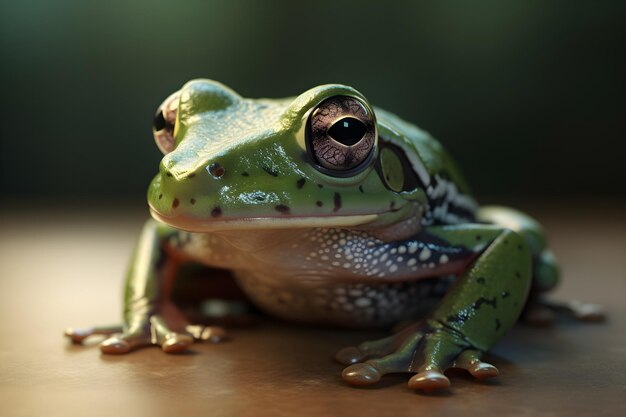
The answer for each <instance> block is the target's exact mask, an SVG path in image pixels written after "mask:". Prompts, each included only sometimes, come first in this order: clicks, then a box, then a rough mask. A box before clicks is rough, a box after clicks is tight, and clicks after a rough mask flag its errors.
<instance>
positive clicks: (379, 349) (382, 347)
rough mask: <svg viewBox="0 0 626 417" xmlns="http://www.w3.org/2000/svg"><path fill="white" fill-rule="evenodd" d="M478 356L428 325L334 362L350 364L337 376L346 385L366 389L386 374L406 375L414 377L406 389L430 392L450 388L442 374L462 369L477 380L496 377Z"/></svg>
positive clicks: (344, 353)
mask: <svg viewBox="0 0 626 417" xmlns="http://www.w3.org/2000/svg"><path fill="white" fill-rule="evenodd" d="M481 355H482V352H480V351H479V350H476V349H475V348H473V347H472V346H471V345H470V344H469V343H468V342H467V341H466V340H465V339H464V338H463V337H462V336H461V335H460V334H459V333H458V332H455V331H454V330H451V329H449V328H447V327H445V326H443V325H441V324H438V323H437V322H434V321H429V322H423V323H418V324H415V325H412V326H409V327H407V328H405V329H403V330H402V331H401V332H399V333H396V334H394V335H392V336H389V337H387V338H384V339H380V340H374V341H368V342H364V343H362V344H360V345H359V346H350V347H347V348H345V349H342V350H341V351H339V352H338V353H337V355H336V357H335V358H336V359H337V360H338V361H339V362H341V363H343V364H345V365H348V364H351V365H350V366H348V367H347V368H345V369H344V370H343V372H342V374H341V375H342V377H343V379H344V380H346V381H347V382H349V383H350V384H353V385H370V384H374V383H376V382H378V381H379V380H380V379H381V377H382V376H384V375H386V374H390V373H404V372H409V373H415V375H413V376H412V377H411V378H410V379H409V382H408V386H409V388H411V389H419V390H424V391H434V390H438V389H444V388H448V387H449V386H450V380H449V379H448V377H446V376H445V375H444V373H445V371H446V370H448V369H451V368H460V369H465V370H467V371H468V372H469V373H470V374H471V375H473V376H474V377H475V378H477V379H484V378H491V377H495V376H497V375H498V374H499V372H498V369H497V368H496V367H495V366H493V365H491V364H488V363H485V362H482V361H481V360H480V357H481Z"/></svg>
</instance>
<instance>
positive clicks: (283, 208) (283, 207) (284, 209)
mask: <svg viewBox="0 0 626 417" xmlns="http://www.w3.org/2000/svg"><path fill="white" fill-rule="evenodd" d="M274 208H275V209H276V211H279V212H281V213H282V214H289V206H286V205H284V204H279V205H277V206H276V207H274Z"/></svg>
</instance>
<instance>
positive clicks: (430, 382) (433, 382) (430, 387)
mask: <svg viewBox="0 0 626 417" xmlns="http://www.w3.org/2000/svg"><path fill="white" fill-rule="evenodd" d="M408 385H409V388H411V389H415V390H422V391H436V390H440V389H445V388H448V387H449V386H450V380H449V379H448V377H446V376H445V375H444V374H442V373H441V372H439V371H436V370H430V371H424V372H420V373H418V374H415V375H413V376H412V377H411V379H409V384H408Z"/></svg>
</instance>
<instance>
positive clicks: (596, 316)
mask: <svg viewBox="0 0 626 417" xmlns="http://www.w3.org/2000/svg"><path fill="white" fill-rule="evenodd" d="M477 219H478V221H480V222H483V223H491V224H495V225H499V226H504V227H506V228H508V229H510V230H513V231H515V232H517V233H518V234H520V235H521V236H522V237H523V238H524V240H525V241H526V244H527V245H528V247H529V249H530V251H531V254H532V257H533V267H532V284H531V291H530V296H529V298H528V303H527V305H526V308H525V309H524V312H523V314H522V318H523V319H524V321H526V322H528V323H531V324H536V325H549V324H551V323H552V322H553V321H554V320H555V318H556V316H557V315H558V314H565V315H567V316H570V317H573V318H575V319H576V320H580V321H590V322H594V321H602V320H604V318H605V313H604V310H603V308H602V307H601V306H599V305H596V304H588V303H582V302H579V301H569V302H555V301H550V300H546V299H545V294H546V293H548V292H549V291H551V290H553V289H554V288H555V287H556V286H557V285H558V283H559V279H560V269H559V266H558V263H557V261H556V259H555V257H554V255H553V254H552V252H551V251H550V249H548V247H547V241H546V234H545V232H544V230H543V228H542V227H541V225H540V224H539V223H538V222H537V221H536V220H534V219H533V218H531V217H530V216H528V215H526V214H524V213H522V212H520V211H517V210H514V209H511V208H508V207H500V206H486V207H482V208H481V209H480V210H479V211H478V214H477Z"/></svg>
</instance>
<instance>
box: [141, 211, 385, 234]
mask: <svg viewBox="0 0 626 417" xmlns="http://www.w3.org/2000/svg"><path fill="white" fill-rule="evenodd" d="M150 214H151V215H152V217H153V218H154V219H156V220H158V221H160V222H162V223H165V224H168V225H170V226H172V227H175V228H177V229H182V230H186V231H188V232H215V231H227V230H258V229H298V228H303V229H306V228H317V227H324V228H327V227H331V228H332V227H356V226H361V225H365V224H370V223H373V222H375V221H376V220H378V218H379V217H380V215H379V214H356V215H347V216H290V217H240V218H233V219H197V218H190V217H186V216H180V215H179V216H164V215H163V214H161V213H159V212H158V211H157V210H155V209H154V208H152V207H150Z"/></svg>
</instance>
